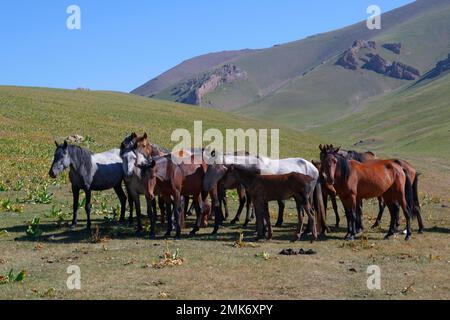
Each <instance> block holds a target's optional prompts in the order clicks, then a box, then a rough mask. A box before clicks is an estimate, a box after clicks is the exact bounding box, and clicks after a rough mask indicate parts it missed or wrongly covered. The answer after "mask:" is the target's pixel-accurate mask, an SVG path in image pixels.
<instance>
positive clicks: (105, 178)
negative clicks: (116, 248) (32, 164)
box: [49, 141, 127, 230]
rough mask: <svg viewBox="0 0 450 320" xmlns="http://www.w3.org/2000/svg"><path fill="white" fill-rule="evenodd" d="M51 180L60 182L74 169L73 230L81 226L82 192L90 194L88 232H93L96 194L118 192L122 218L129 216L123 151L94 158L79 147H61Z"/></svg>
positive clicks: (87, 207) (57, 150)
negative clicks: (80, 202)
mask: <svg viewBox="0 0 450 320" xmlns="http://www.w3.org/2000/svg"><path fill="white" fill-rule="evenodd" d="M55 145H56V150H55V154H54V158H53V163H52V166H51V168H50V170H49V176H50V177H51V178H56V177H57V176H58V175H59V174H61V173H62V172H63V171H64V170H65V169H67V168H70V172H69V179H70V182H71V184H72V193H73V219H72V224H71V225H70V228H71V229H74V228H76V226H77V224H78V217H77V213H78V203H79V197H80V190H83V191H84V192H85V194H86V205H85V210H86V215H87V226H86V227H87V229H88V230H89V229H90V228H91V208H92V205H91V195H92V191H104V190H109V189H114V191H115V192H116V194H117V197H118V198H119V201H120V208H121V209H120V214H121V216H124V215H125V210H126V201H127V196H126V195H125V193H124V191H123V189H122V181H123V178H124V174H123V170H122V159H121V157H120V150H118V149H113V150H110V151H107V152H103V153H96V154H93V153H92V152H91V151H89V150H87V149H84V148H81V147H79V146H76V145H69V144H68V143H67V141H64V143H63V144H61V145H60V144H58V143H57V142H56V141H55Z"/></svg>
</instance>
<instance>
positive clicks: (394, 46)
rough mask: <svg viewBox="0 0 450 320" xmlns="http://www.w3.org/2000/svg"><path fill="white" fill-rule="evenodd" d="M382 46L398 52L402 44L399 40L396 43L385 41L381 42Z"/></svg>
mask: <svg viewBox="0 0 450 320" xmlns="http://www.w3.org/2000/svg"><path fill="white" fill-rule="evenodd" d="M383 48H385V49H387V50H389V51H392V52H393V53H395V54H400V53H401V50H402V44H401V43H400V42H398V43H386V44H383Z"/></svg>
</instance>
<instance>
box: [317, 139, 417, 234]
mask: <svg viewBox="0 0 450 320" xmlns="http://www.w3.org/2000/svg"><path fill="white" fill-rule="evenodd" d="M319 149H320V151H321V153H320V157H321V159H324V157H326V155H327V153H329V152H335V150H336V148H334V147H333V145H325V146H322V145H320V146H319ZM338 153H339V154H341V155H343V156H344V157H345V158H346V159H348V160H355V161H359V162H361V163H363V162H366V161H370V160H376V159H378V158H377V157H376V155H375V154H374V153H373V152H371V151H367V152H362V153H360V152H356V151H344V150H340V151H339V152H338ZM398 161H399V164H400V166H401V167H402V168H403V170H406V171H407V172H408V174H409V176H410V178H411V181H412V184H413V192H414V208H413V209H414V210H413V217H414V218H417V221H418V224H419V231H418V232H419V233H423V230H424V225H423V219H422V215H421V212H420V211H421V209H420V201H419V194H418V184H419V176H420V174H419V173H418V172H417V171H416V170H415V169H414V167H413V166H412V165H411V164H410V163H408V162H407V161H405V160H398ZM314 165H316V167H318V168H319V167H320V163H314ZM319 171H320V169H319ZM322 190H323V191H324V203H325V208H326V203H327V200H326V198H327V196H326V195H325V194H326V193H329V194H330V196H331V201H332V202H333V209H334V212H335V214H336V221H338V219H339V215H338V212H337V204H336V194H335V193H336V192H335V191H334V192H333V191H332V190H329V189H328V188H323V189H322ZM361 208H362V204H361ZM361 208H358V210H360V211H362V209H361ZM385 208H386V205H385V203H384V201H383V198H382V197H379V198H378V216H377V219H376V221H375V223H374V224H373V225H372V227H371V229H375V228H377V227H378V226H379V225H380V224H381V219H382V217H383V213H384V210H385ZM399 226H400V221H399V219H397V221H396V228H398V227H399ZM361 227H362V222H361Z"/></svg>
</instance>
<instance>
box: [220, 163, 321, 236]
mask: <svg viewBox="0 0 450 320" xmlns="http://www.w3.org/2000/svg"><path fill="white" fill-rule="evenodd" d="M260 173H261V171H260V170H259V169H256V168H255V169H253V170H252V169H249V168H248V167H243V166H241V165H230V167H229V171H228V174H227V176H229V177H231V178H233V179H236V180H238V181H239V182H240V183H242V184H243V185H244V186H245V187H246V188H247V190H248V192H249V193H250V195H251V197H252V199H253V202H254V205H255V211H256V218H257V219H256V225H257V235H258V239H262V238H264V237H265V236H266V227H265V226H264V220H265V221H266V223H267V239H271V238H272V226H271V223H270V214H269V208H268V202H269V201H274V200H288V199H290V198H292V197H293V198H294V199H295V202H296V204H297V214H298V224H297V230H296V234H295V238H294V241H297V240H298V239H300V237H301V235H302V232H303V211H305V212H306V214H307V215H308V218H309V219H310V221H312V226H313V232H312V234H313V240H316V239H317V229H316V223H315V217H314V213H313V210H312V207H311V204H310V199H311V198H312V196H313V191H314V187H315V185H316V181H315V180H314V179H313V178H311V177H310V176H306V175H303V174H301V173H289V174H284V175H260Z"/></svg>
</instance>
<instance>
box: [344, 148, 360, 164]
mask: <svg viewBox="0 0 450 320" xmlns="http://www.w3.org/2000/svg"><path fill="white" fill-rule="evenodd" d="M347 159H348V160H355V161H358V162H361V163H363V162H364V158H363V155H362V153H360V152H357V151H354V150H349V151H347Z"/></svg>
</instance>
